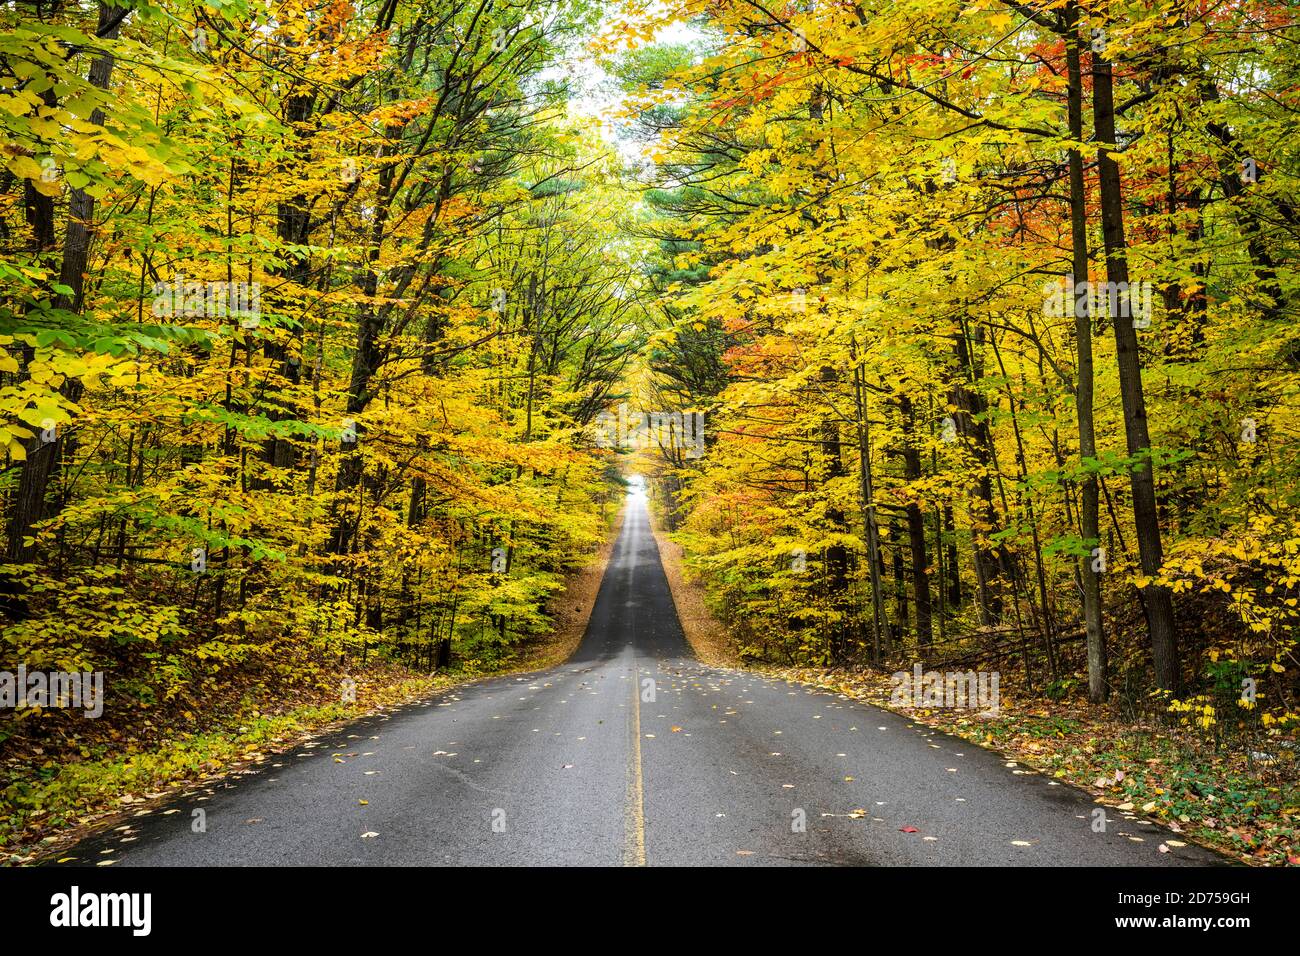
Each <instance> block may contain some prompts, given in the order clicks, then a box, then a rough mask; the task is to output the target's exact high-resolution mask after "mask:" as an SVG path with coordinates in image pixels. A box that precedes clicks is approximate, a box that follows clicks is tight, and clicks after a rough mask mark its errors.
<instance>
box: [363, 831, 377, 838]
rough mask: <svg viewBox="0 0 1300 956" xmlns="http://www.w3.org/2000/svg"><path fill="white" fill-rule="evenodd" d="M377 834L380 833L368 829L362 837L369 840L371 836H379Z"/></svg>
mask: <svg viewBox="0 0 1300 956" xmlns="http://www.w3.org/2000/svg"><path fill="white" fill-rule="evenodd" d="M377 836H379V834H378V833H376V832H375V831H374V830H367V831H366V832H365V833H363V834H361V839H363V840H369V839H370V838H371V837H377Z"/></svg>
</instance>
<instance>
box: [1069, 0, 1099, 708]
mask: <svg viewBox="0 0 1300 956" xmlns="http://www.w3.org/2000/svg"><path fill="white" fill-rule="evenodd" d="M1065 20H1066V33H1067V35H1066V41H1065V56H1066V70H1067V72H1068V74H1069V92H1068V96H1069V123H1070V140H1071V141H1072V142H1075V143H1081V142H1083V72H1082V68H1081V66H1080V61H1081V49H1082V45H1083V41H1082V40H1081V38H1080V36H1079V7H1078V5H1077V4H1075V3H1071V4H1070V5H1069V6H1068V7H1066V11H1065ZM1069 166H1070V240H1071V252H1072V255H1071V262H1072V263H1073V276H1074V279H1073V281H1074V282H1084V281H1087V278H1088V207H1087V195H1086V193H1085V190H1084V179H1083V153H1082V151H1080V150H1079V149H1077V148H1072V149H1070V151H1069ZM1067 298H1068V300H1069V301H1070V302H1072V303H1075V305H1074V306H1072V308H1074V338H1075V347H1076V348H1077V349H1078V352H1079V357H1078V381H1077V382H1076V383H1075V388H1074V406H1075V414H1076V416H1077V417H1078V422H1079V460H1080V464H1081V465H1083V466H1084V467H1088V466H1087V464H1086V463H1087V462H1089V461H1096V458H1097V435H1096V431H1095V428H1094V418H1093V387H1094V374H1095V373H1094V370H1093V359H1092V321H1093V319H1092V315H1091V313H1090V312H1089V310H1086V309H1084V310H1080V309H1079V308H1077V302H1078V298H1077V296H1075V295H1074V290H1073V289H1070V290H1068V293H1067ZM1099 502H1100V495H1099V493H1098V488H1097V474H1096V472H1095V471H1089V472H1087V473H1086V474H1085V475H1084V477H1083V480H1082V483H1081V487H1080V503H1079V532H1080V535H1081V537H1082V538H1083V541H1084V547H1085V548H1087V549H1089V550H1091V549H1092V548H1096V547H1098V546H1099V545H1100V544H1101V530H1100V521H1099V514H1100V510H1099V508H1100V504H1099ZM1079 564H1080V569H1079V579H1080V585H1081V587H1082V591H1083V622H1084V627H1085V629H1086V630H1087V635H1088V637H1087V640H1088V645H1087V646H1088V699H1089V700H1090V701H1092V702H1093V703H1094V704H1099V703H1101V702H1102V701H1104V700H1105V699H1106V697H1107V696H1108V694H1109V686H1108V684H1107V681H1106V634H1105V631H1104V629H1103V626H1102V606H1101V578H1100V576H1099V575H1098V574H1097V572H1096V571H1094V570H1093V569H1092V558H1091V556H1089V557H1085V558H1084V559H1083V561H1081V562H1079Z"/></svg>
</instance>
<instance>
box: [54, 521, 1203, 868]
mask: <svg viewBox="0 0 1300 956" xmlns="http://www.w3.org/2000/svg"><path fill="white" fill-rule="evenodd" d="M1007 763H1008V761H1006V760H1004V758H1002V757H1000V756H998V755H997V754H994V753H992V752H990V751H987V750H983V749H980V748H979V747H976V746H973V745H971V744H968V743H965V742H963V741H961V740H959V739H956V738H952V737H948V736H945V735H944V734H941V733H937V732H935V731H932V730H929V729H927V728H925V727H923V726H920V725H916V724H913V723H912V722H911V721H909V720H907V719H905V718H903V717H900V716H897V715H895V714H891V713H888V712H886V711H881V710H878V709H876V708H873V707H869V706H866V705H864V704H860V703H858V702H855V701H852V700H848V699H846V698H843V697H841V696H839V695H836V694H832V693H827V692H822V691H817V690H812V689H808V688H804V687H801V686H797V685H793V684H788V683H785V682H782V681H777V680H770V679H766V678H763V677H760V676H756V675H754V674H751V673H747V672H744V671H736V670H726V669H718V668H712V667H705V666H703V665H701V664H700V663H699V662H698V661H696V660H695V659H694V657H693V656H692V655H691V653H690V650H689V648H688V646H687V644H686V642H685V640H684V639H683V636H682V631H681V627H680V625H679V623H678V620H677V615H676V612H675V610H674V607H673V602H672V597H671V594H670V592H669V590H668V583H667V580H666V579H665V576H664V572H663V568H662V566H661V565H660V562H659V553H658V549H657V548H656V546H655V542H654V538H653V536H652V535H651V533H650V530H649V519H648V515H647V512H646V508H645V503H644V501H643V500H642V499H639V498H635V497H634V498H633V499H632V500H631V502H630V505H629V511H628V515H627V518H626V520H625V524H624V527H623V530H622V533H621V535H620V537H619V540H618V542H617V544H616V547H615V551H614V555H613V557H612V559H611V561H610V564H609V568H608V570H607V571H606V573H605V578H604V581H603V583H602V585H601V589H600V594H599V596H598V598H597V601H596V605H595V608H594V609H593V612H592V617H591V622H590V624H589V625H588V628H587V633H586V636H585V638H584V640H583V643H582V646H581V647H580V648H579V650H578V652H577V654H576V655H575V656H574V657H573V658H572V659H571V660H570V661H569V662H568V663H566V664H564V665H562V666H560V667H556V668H552V669H550V670H546V671H541V672H538V673H535V674H531V675H528V676H525V677H503V678H498V679H494V680H490V681H485V682H482V683H476V684H469V685H466V686H463V687H460V688H455V689H452V690H449V691H444V692H442V693H440V694H438V695H437V696H435V697H434V698H432V699H430V700H429V701H427V702H424V703H420V704H416V705H412V706H409V707H406V708H403V709H401V710H400V711H397V712H394V713H391V714H389V715H386V716H380V717H371V718H366V719H363V720H360V721H358V722H356V723H354V724H352V725H350V726H348V727H345V728H343V729H341V730H338V731H335V732H332V733H329V734H325V735H322V736H320V737H319V738H317V740H316V741H315V742H313V743H311V744H308V745H306V746H302V747H298V748H295V749H293V750H290V751H286V752H285V753H283V754H281V755H278V756H276V757H273V758H270V759H268V760H266V761H265V762H263V763H262V764H261V765H259V766H258V767H257V768H256V769H254V770H252V771H249V772H247V773H245V774H243V775H240V776H235V777H232V778H229V779H228V780H226V781H224V782H222V783H218V784H214V785H212V786H210V787H207V788H201V789H198V790H195V791H192V792H191V793H189V794H188V795H185V796H181V797H177V798H176V799H174V800H172V801H171V802H169V803H167V804H166V805H164V806H161V807H158V808H157V809H154V810H152V811H151V812H149V813H147V814H145V815H141V816H136V817H132V818H130V819H129V820H128V821H127V822H125V823H121V824H117V825H116V826H115V828H110V829H108V830H105V831H104V832H102V833H100V834H98V835H96V836H94V837H92V838H90V839H88V840H86V841H84V842H82V843H81V844H79V845H78V846H77V847H76V848H74V849H73V850H71V851H67V852H65V853H63V854H61V856H64V857H67V856H73V857H75V858H76V861H75V865H96V864H99V863H101V862H103V861H105V860H110V859H111V860H114V861H116V864H115V865H118V866H126V865H190V866H214V865H216V866H221V865H276V864H319V865H344V866H347V865H359V864H384V865H424V864H512V865H513V864H543V865H545V864H591V865H620V864H627V865H638V864H651V865H665V864H667V865H673V864H702V865H728V864H736V865H753V864H769V865H781V864H850V865H851V864H863V865H896V864H930V865H997V866H1005V865H1016V866H1020V865H1071V864H1091V865H1105V866H1131V865H1139V866H1140V865H1149V866H1176V865H1186V864H1210V863H1218V862H1221V861H1220V860H1219V858H1217V857H1215V856H1214V855H1213V854H1210V853H1208V852H1206V851H1204V850H1202V849H1199V848H1197V847H1194V846H1190V845H1189V846H1186V847H1182V848H1174V849H1172V850H1171V851H1170V852H1168V853H1163V854H1162V853H1160V852H1159V851H1158V849H1159V846H1160V844H1161V843H1162V842H1163V841H1164V840H1165V839H1166V838H1167V837H1169V836H1172V834H1169V833H1168V832H1167V831H1164V830H1162V829H1160V828H1158V827H1155V826H1153V825H1150V824H1141V823H1139V822H1137V821H1130V820H1125V819H1123V818H1122V817H1121V816H1120V815H1119V814H1118V813H1117V811H1113V810H1112V811H1109V812H1110V815H1111V820H1110V822H1109V825H1108V826H1107V827H1106V831H1105V832H1103V833H1097V832H1094V830H1093V826H1092V822H1093V817H1092V814H1093V810H1094V809H1095V808H1096V804H1094V803H1093V802H1092V801H1091V799H1090V798H1089V797H1088V796H1087V795H1086V794H1083V793H1080V792H1079V791H1076V790H1074V789H1072V788H1070V787H1067V786H1063V785H1057V784H1054V783H1053V782H1051V781H1049V780H1047V779H1045V778H1044V777H1042V776H1040V775H1036V774H1029V773H1025V772H1023V771H1022V772H1021V773H1017V772H1016V770H1018V769H1021V768H1015V767H1009V766H1006V764H1007ZM196 811H198V812H197V813H196ZM200 822H202V824H203V826H202V827H199V826H198V824H199V823H200ZM196 830H198V831H200V832H196Z"/></svg>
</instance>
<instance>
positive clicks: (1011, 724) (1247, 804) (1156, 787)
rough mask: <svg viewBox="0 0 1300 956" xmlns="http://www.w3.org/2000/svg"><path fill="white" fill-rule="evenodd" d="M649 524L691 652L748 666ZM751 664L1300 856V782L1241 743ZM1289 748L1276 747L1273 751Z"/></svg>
mask: <svg viewBox="0 0 1300 956" xmlns="http://www.w3.org/2000/svg"><path fill="white" fill-rule="evenodd" d="M652 526H653V530H654V533H655V538H656V540H657V541H658V543H659V554H660V557H661V559H662V561H663V565H664V571H665V573H666V574H667V576H668V584H669V588H670V589H671V591H672V594H673V603H674V604H675V605H676V606H677V614H678V617H679V618H680V619H681V622H682V629H683V631H685V633H686V638H687V641H688V642H689V643H690V644H691V647H692V648H693V649H694V651H695V653H696V655H697V656H698V657H699V658H700V659H701V660H702V661H703V662H704V663H706V664H710V665H712V666H715V667H743V666H746V665H744V664H742V662H741V661H740V660H739V659H738V658H737V656H736V654H735V651H734V645H733V644H732V643H731V641H730V640H729V637H728V634H727V627H726V625H725V624H723V623H722V622H721V621H719V620H718V619H717V618H716V617H714V615H713V614H712V613H711V612H710V610H709V608H708V604H707V602H706V594H705V589H704V586H703V583H702V582H701V581H699V580H698V579H695V580H692V579H690V577H689V576H688V573H687V571H686V568H685V564H684V560H683V553H682V548H681V547H680V546H679V545H678V544H676V543H675V542H673V541H670V540H668V537H667V535H665V534H664V533H663V531H662V529H661V528H660V527H658V526H657V525H654V524H653V523H652ZM753 669H755V670H759V671H761V672H763V673H766V674H768V675H769V676H772V677H777V678H780V679H783V680H789V681H792V682H794V683H799V684H805V685H808V686H813V687H818V688H821V689H823V690H830V691H834V692H836V693H839V694H843V695H844V696H845V697H849V698H852V699H854V700H860V701H863V702H864V703H868V704H871V705H872V706H875V707H879V708H881V709H883V710H889V711H892V712H894V713H897V714H901V715H903V716H906V717H908V718H910V719H911V720H913V721H915V722H917V723H920V724H924V725H925V726H927V727H933V728H935V729H938V730H942V731H944V732H945V733H949V734H952V735H953V736H955V737H960V738H962V739H963V740H968V741H970V742H971V743H974V744H978V745H980V746H982V747H986V748H988V749H990V750H994V751H996V752H998V753H1001V754H1003V755H1005V756H1006V757H1007V759H1008V760H1014V761H1016V762H1017V763H1019V764H1021V765H1022V766H1023V767H1024V768H1027V770H1029V771H1032V772H1037V773H1044V774H1050V775H1051V776H1052V777H1053V779H1057V780H1061V781H1064V782H1066V783H1069V784H1072V785H1073V786H1075V787H1078V788H1079V789H1081V790H1084V791H1086V792H1088V793H1091V794H1092V795H1093V798H1094V800H1095V801H1096V803H1097V804H1099V805H1104V806H1106V807H1108V808H1112V809H1113V810H1114V811H1115V816H1118V817H1119V818H1120V819H1121V820H1125V821H1127V820H1134V819H1150V820H1153V821H1156V822H1158V823H1161V824H1163V825H1165V826H1167V827H1169V828H1170V829H1171V830H1173V831H1174V832H1175V833H1176V834H1179V835H1180V836H1185V837H1187V839H1189V840H1193V841H1195V842H1197V843H1200V844H1202V845H1204V846H1207V847H1210V848H1212V849H1216V850H1219V851H1220V852H1223V853H1225V854H1227V855H1229V856H1231V857H1232V858H1234V859H1237V860H1240V861H1241V862H1243V863H1247V864H1251V865H1256V866H1286V865H1291V866H1297V865H1300V792H1298V791H1297V786H1296V783H1295V779H1294V772H1293V768H1289V767H1286V766H1281V765H1278V764H1276V763H1274V764H1262V763H1260V762H1258V761H1255V760H1254V759H1253V758H1252V756H1251V754H1250V753H1249V752H1248V751H1247V752H1244V753H1243V752H1231V751H1216V750H1214V749H1213V748H1211V747H1208V746H1206V745H1205V743H1204V741H1202V740H1200V739H1199V738H1197V737H1195V736H1194V735H1192V734H1190V733H1188V732H1186V731H1181V730H1179V729H1175V728H1171V727H1169V726H1167V725H1165V724H1163V723H1156V722H1150V723H1138V724H1134V723H1133V722H1131V721H1126V720H1120V719H1119V717H1118V715H1117V714H1116V712H1115V711H1114V710H1112V709H1111V708H1106V707H1103V708H1092V707H1089V706H1088V705H1087V704H1086V703H1082V702H1079V701H1071V700H1062V701H1052V700H1045V699H1041V698H1025V699H1017V698H1016V697H1014V696H1013V695H1009V694H1006V693H1003V694H1002V698H1001V707H1000V710H999V713H998V714H997V715H978V714H975V713H973V712H972V711H969V710H949V709H936V708H922V707H899V706H896V705H893V704H891V703H890V691H891V689H892V685H891V682H890V676H889V675H888V674H881V673H877V672H875V671H869V670H866V669H864V668H847V669H837V670H827V669H818V668H811V667H775V666H755V667H753ZM1291 756H1292V755H1291V753H1289V752H1281V751H1280V752H1279V754H1278V755H1277V756H1276V758H1275V760H1282V759H1286V758H1289V757H1291ZM1287 770H1291V772H1290V773H1287V772H1286V771H1287ZM1108 816H1112V815H1111V814H1109V813H1108ZM1113 818H1114V817H1113V816H1112V819H1113Z"/></svg>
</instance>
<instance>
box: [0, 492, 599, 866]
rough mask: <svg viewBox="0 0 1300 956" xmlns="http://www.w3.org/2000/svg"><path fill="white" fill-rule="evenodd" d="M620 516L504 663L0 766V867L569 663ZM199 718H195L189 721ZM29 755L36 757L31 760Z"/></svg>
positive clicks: (406, 676)
mask: <svg viewBox="0 0 1300 956" xmlns="http://www.w3.org/2000/svg"><path fill="white" fill-rule="evenodd" d="M622 520H623V513H622V512H620V513H619V514H618V515H617V516H616V517H615V519H614V520H613V523H612V525H611V529H610V531H609V534H608V536H607V538H606V540H605V542H604V544H603V545H602V546H601V548H600V549H599V550H598V551H597V552H596V553H595V554H594V555H593V557H592V560H591V561H589V562H588V563H587V564H585V565H584V566H583V567H581V568H579V569H577V570H575V571H574V572H572V573H571V574H570V575H569V576H568V579H567V581H566V586H565V589H564V590H563V591H561V592H559V593H558V594H557V595H556V596H555V597H554V598H553V599H552V601H551V602H550V604H549V606H548V613H550V615H551V616H552V619H553V620H554V621H555V628H554V630H553V631H552V632H551V633H550V634H549V635H547V637H546V638H544V639H542V640H536V641H532V642H530V643H528V644H526V645H523V646H522V647H521V648H520V653H519V654H518V655H516V657H515V658H514V659H513V660H512V661H511V662H510V664H509V665H507V666H505V667H502V668H499V669H496V670H493V671H491V672H471V671H468V670H454V669H453V670H449V671H444V672H441V673H438V674H432V675H429V674H421V673H417V672H415V671H412V670H410V669H409V668H405V667H400V666H396V665H392V664H384V665H378V666H373V667H370V668H368V669H367V670H366V671H364V672H361V673H355V672H347V674H345V672H344V671H342V670H339V671H338V672H337V673H336V674H330V675H326V676H325V677H324V678H323V679H322V680H321V681H319V682H318V686H317V687H316V688H315V689H301V690H299V691H297V692H296V694H295V696H294V697H293V698H292V699H287V700H284V701H282V702H281V707H280V709H279V711H278V712H275V713H262V712H260V711H256V710H252V711H245V712H242V713H238V714H236V715H234V716H231V717H228V718H226V719H224V720H220V721H217V722H215V723H214V724H213V725H212V726H211V727H209V728H208V729H206V730H203V731H201V732H196V733H185V734H181V735H179V736H174V737H172V738H170V739H166V740H162V741H160V742H158V743H157V744H156V745H154V746H150V747H144V748H133V749H130V750H128V751H125V752H111V750H110V748H108V747H104V746H100V747H96V748H95V749H94V750H92V751H90V752H89V753H87V754H85V755H84V756H83V758H82V759H80V760H77V761H75V762H71V763H59V762H57V761H56V760H55V759H53V758H49V759H46V760H45V761H44V762H42V761H41V759H40V755H39V754H36V755H32V754H23V755H20V756H17V757H13V758H10V759H8V760H6V761H5V762H4V763H3V764H2V765H0V770H2V772H3V779H4V781H5V783H4V788H3V789H0V865H11V866H13V865H23V864H29V863H33V862H35V861H37V860H40V859H44V858H46V857H49V856H57V854H58V853H59V851H60V850H61V849H63V848H66V847H68V846H71V845H72V844H74V843H76V842H77V841H78V840H80V839H82V838H84V837H85V836H86V835H87V834H88V833H90V832H91V831H93V830H96V829H99V828H101V827H104V826H112V825H114V824H115V823H117V822H118V821H119V820H121V819H124V818H127V817H130V816H133V815H136V814H140V813H143V812H145V811H146V808H150V807H152V806H154V805H156V804H157V803H159V802H161V801H164V800H166V799H167V798H169V797H171V796H173V795H175V794H177V793H180V792H183V791H185V790H188V789H191V788H193V787H196V786H202V785H205V784H209V783H211V782H213V781H215V780H219V779H221V778H222V777H225V776H227V775H230V774H235V773H240V772H243V771H245V770H247V769H249V768H250V767H252V766H253V765H254V764H257V763H258V762H260V761H262V760H264V759H266V758H269V757H272V756H274V755H275V754H277V753H281V752H283V751H286V750H291V749H294V748H298V747H301V746H302V745H303V744H305V743H307V742H309V741H311V740H312V739H313V738H316V737H320V736H322V735H324V734H327V733H331V732H333V731H335V730H337V729H338V728H339V727H341V726H343V725H345V724H348V723H351V722H353V721H355V720H358V719H360V718H362V717H366V716H370V715H375V714H383V713H387V712H389V711H392V710H395V709H397V708H399V707H402V706H404V705H406V704H411V703H415V702H417V701H421V700H424V699H426V698H428V697H429V695H430V694H432V693H435V692H437V691H440V690H444V689H447V688H450V687H455V686H459V685H464V684H467V683H472V682H474V681H477V680H486V679H489V678H492V677H499V676H504V675H507V674H518V673H522V672H528V671H534V670H541V669H544V668H547V667H553V666H555V665H557V664H560V663H563V662H564V661H565V660H567V659H568V658H569V657H570V656H571V655H572V654H573V652H574V651H575V650H576V649H577V647H578V644H579V643H581V641H582V636H583V633H584V632H585V631H586V628H587V622H588V620H589V619H590V617H591V611H592V605H593V604H594V603H595V597H596V592H597V591H598V590H599V588H600V581H601V578H602V577H603V576H604V572H605V566H606V564H607V563H608V561H609V556H610V554H611V552H612V550H613V547H614V542H615V540H616V539H617V537H618V532H619V530H620V528H621V526H622ZM344 676H351V677H352V678H353V679H354V680H355V681H356V701H355V702H352V703H342V702H340V701H339V696H340V695H339V691H338V688H339V686H340V682H341V681H342V679H343V678H344ZM201 717H202V715H195V720H194V722H195V723H197V722H199V721H200V720H201ZM33 758H34V759H33Z"/></svg>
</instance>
